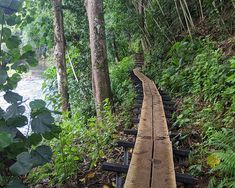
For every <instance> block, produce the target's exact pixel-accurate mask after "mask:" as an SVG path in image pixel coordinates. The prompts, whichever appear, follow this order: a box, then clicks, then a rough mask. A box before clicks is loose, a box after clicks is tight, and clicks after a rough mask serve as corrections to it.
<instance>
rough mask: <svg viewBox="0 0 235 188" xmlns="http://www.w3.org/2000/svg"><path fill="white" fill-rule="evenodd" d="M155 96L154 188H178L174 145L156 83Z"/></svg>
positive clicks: (152, 183)
mask: <svg viewBox="0 0 235 188" xmlns="http://www.w3.org/2000/svg"><path fill="white" fill-rule="evenodd" d="M151 89H152V93H154V96H153V131H154V152H153V165H152V180H151V187H152V188H162V187H167V188H176V179H175V170H174V161H173V152H172V145H171V141H170V137H169V132H168V127H167V122H166V117H165V112H164V108H163V103H162V98H161V96H160V94H159V92H158V90H157V87H156V85H155V84H154V83H152V84H151Z"/></svg>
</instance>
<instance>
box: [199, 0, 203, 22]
mask: <svg viewBox="0 0 235 188" xmlns="http://www.w3.org/2000/svg"><path fill="white" fill-rule="evenodd" d="M198 1H199V6H200V11H201V16H202V20H204V14H203V10H202V0H198Z"/></svg>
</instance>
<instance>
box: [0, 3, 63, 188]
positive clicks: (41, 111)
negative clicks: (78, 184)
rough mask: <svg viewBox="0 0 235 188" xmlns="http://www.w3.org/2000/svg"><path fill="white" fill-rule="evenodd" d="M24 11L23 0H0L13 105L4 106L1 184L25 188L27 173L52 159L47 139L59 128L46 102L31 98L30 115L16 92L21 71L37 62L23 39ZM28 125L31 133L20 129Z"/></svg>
mask: <svg viewBox="0 0 235 188" xmlns="http://www.w3.org/2000/svg"><path fill="white" fill-rule="evenodd" d="M21 10H23V1H18V0H0V25H1V31H0V92H1V93H4V95H3V97H4V99H5V101H6V102H7V103H8V104H9V106H8V107H7V109H6V110H4V109H2V108H1V107H0V187H17V188H19V187H24V177H25V175H27V173H29V172H30V170H31V169H33V168H35V167H37V166H41V165H44V164H46V163H48V162H50V160H51V156H52V151H51V149H50V147H48V146H46V145H42V141H43V139H52V138H53V137H55V136H56V133H57V132H58V131H59V129H58V127H56V126H55V124H54V118H53V117H52V114H51V112H50V111H49V110H48V109H47V108H46V103H45V102H44V101H42V100H34V101H31V102H30V104H29V106H30V115H27V116H26V113H25V106H24V103H25V101H24V100H23V97H22V96H21V95H19V94H18V93H15V92H14V89H15V88H16V87H17V83H18V82H19V81H20V80H21V74H23V73H26V72H27V71H28V69H29V67H30V66H36V65H37V60H36V58H35V52H34V51H33V49H32V47H31V46H30V45H27V44H23V42H22V40H21V35H20V34H21V32H20V31H19V28H20V24H22V23H23V22H25V20H24V16H25V15H23V14H21ZM22 12H23V11H22ZM32 89H33V88H32ZM24 126H29V129H30V130H31V132H30V134H29V135H23V134H22V133H21V132H20V131H19V130H18V128H20V127H24Z"/></svg>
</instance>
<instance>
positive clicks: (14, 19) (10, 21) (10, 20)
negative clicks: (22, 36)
mask: <svg viewBox="0 0 235 188" xmlns="http://www.w3.org/2000/svg"><path fill="white" fill-rule="evenodd" d="M20 21H21V19H20V16H16V15H15V14H14V15H10V16H7V17H6V22H7V25H9V26H14V25H16V24H19V23H20Z"/></svg>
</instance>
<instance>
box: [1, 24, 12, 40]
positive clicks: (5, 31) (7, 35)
mask: <svg viewBox="0 0 235 188" xmlns="http://www.w3.org/2000/svg"><path fill="white" fill-rule="evenodd" d="M10 36H11V30H10V29H9V28H7V27H4V28H3V40H4V41H6V40H7V39H8V38H10Z"/></svg>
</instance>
